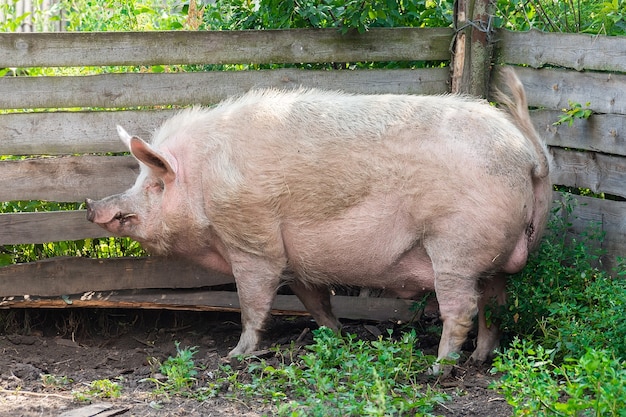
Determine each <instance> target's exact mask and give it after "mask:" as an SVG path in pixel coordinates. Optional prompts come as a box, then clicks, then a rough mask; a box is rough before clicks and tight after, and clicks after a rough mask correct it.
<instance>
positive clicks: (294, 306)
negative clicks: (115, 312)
mask: <svg viewBox="0 0 626 417" xmlns="http://www.w3.org/2000/svg"><path fill="white" fill-rule="evenodd" d="M68 299H69V300H71V304H68V302H67V301H65V300H63V299H59V298H33V297H29V298H28V299H24V298H22V297H12V298H5V299H2V298H0V308H69V307H87V308H148V309H167V310H191V311H231V312H238V311H240V308H239V298H238V297H237V293H235V292H233V291H207V290H195V291H189V290H178V291H163V290H161V291H155V290H143V291H125V292H118V291H116V292H107V293H103V292H97V293H95V294H92V293H90V294H88V295H78V296H73V297H69V298H68ZM330 301H331V305H332V309H333V313H334V314H335V315H336V316H337V317H338V318H342V319H350V320H376V321H386V320H400V321H403V322H409V321H412V320H417V319H419V315H418V314H417V313H416V312H415V311H412V310H411V308H412V307H413V304H414V303H415V302H414V301H412V300H402V299H395V298H374V297H368V298H362V297H350V296H342V295H336V296H333V297H331V300H330ZM271 313H272V314H275V315H309V314H308V312H307V311H306V309H305V308H304V306H303V305H302V303H301V302H300V300H299V299H298V297H296V296H295V295H283V294H279V295H277V296H276V298H275V299H274V303H273V304H272V310H271Z"/></svg>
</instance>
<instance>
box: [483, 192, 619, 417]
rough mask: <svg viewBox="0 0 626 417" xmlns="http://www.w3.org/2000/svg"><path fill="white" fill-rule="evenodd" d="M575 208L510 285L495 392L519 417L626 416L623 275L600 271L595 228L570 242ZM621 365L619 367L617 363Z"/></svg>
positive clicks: (565, 211)
mask: <svg viewBox="0 0 626 417" xmlns="http://www.w3.org/2000/svg"><path fill="white" fill-rule="evenodd" d="M572 211H573V207H572V205H571V202H570V203H567V202H566V203H565V204H563V205H562V206H561V207H560V208H559V209H557V210H555V212H554V213H553V216H552V218H551V220H550V225H549V228H548V229H549V230H548V233H547V235H546V237H545V238H544V240H543V242H542V244H541V246H540V248H539V250H538V251H537V253H536V254H535V255H533V256H532V257H531V259H530V260H529V264H528V265H527V267H526V268H525V269H524V271H522V272H521V273H520V274H518V276H516V277H514V278H513V279H511V281H510V284H511V285H510V287H511V290H510V291H509V292H510V294H511V297H510V300H509V306H508V309H509V314H508V316H507V315H505V317H504V324H505V326H504V328H505V330H506V331H507V332H511V333H514V334H516V335H519V337H523V338H524V341H520V340H519V338H517V337H516V338H515V339H514V340H513V342H512V343H511V345H510V347H509V348H508V349H507V350H505V352H504V353H502V354H500V355H499V356H498V357H496V359H495V361H494V369H495V370H497V371H500V372H505V375H504V376H503V377H502V379H501V380H500V381H499V382H498V383H497V384H496V385H495V387H497V389H498V390H499V391H500V392H501V393H502V394H503V395H504V396H505V398H506V400H507V402H508V403H509V404H511V405H512V406H513V409H514V413H515V415H518V416H531V415H532V416H591V415H594V416H624V415H626V414H625V413H624V410H626V394H625V392H626V391H625V389H626V370H625V369H624V368H625V366H624V365H626V362H624V361H623V358H625V357H626V322H625V321H624V317H626V281H625V280H624V279H623V277H624V276H625V275H626V268H625V266H626V265H625V264H624V262H623V260H619V261H618V268H617V269H616V270H615V275H616V278H613V277H611V276H610V275H609V274H608V273H607V272H605V271H601V270H599V269H597V268H596V267H595V266H594V265H595V264H596V263H597V262H598V259H599V255H600V253H601V252H600V251H598V250H597V249H594V248H596V247H597V245H598V243H599V242H600V241H601V239H602V233H600V232H598V230H597V228H596V227H595V226H594V225H590V226H589V227H588V229H587V231H586V232H585V233H583V234H582V235H581V236H580V238H577V239H574V238H570V239H567V236H568V235H567V229H568V227H569V226H570V225H571V223H570V222H569V218H570V216H571V214H572ZM619 358H622V359H619Z"/></svg>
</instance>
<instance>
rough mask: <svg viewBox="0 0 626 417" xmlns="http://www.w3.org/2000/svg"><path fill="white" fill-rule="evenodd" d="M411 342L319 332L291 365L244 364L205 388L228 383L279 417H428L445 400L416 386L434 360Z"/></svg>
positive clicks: (216, 390) (214, 388) (411, 339)
mask: <svg viewBox="0 0 626 417" xmlns="http://www.w3.org/2000/svg"><path fill="white" fill-rule="evenodd" d="M390 336H391V334H390ZM415 342H416V336H415V332H410V333H405V334H404V335H403V336H402V338H401V339H400V340H398V341H394V340H392V339H391V337H389V338H387V339H384V338H382V337H380V338H379V339H378V340H376V341H373V342H367V341H364V340H358V339H357V338H356V336H355V335H350V334H348V335H346V336H339V335H337V334H335V333H334V332H333V331H331V330H330V329H327V328H320V329H318V330H315V331H314V343H313V345H311V346H308V347H307V349H308V350H309V352H308V353H306V354H304V355H302V356H300V357H299V358H296V359H295V361H294V362H289V363H281V362H279V363H277V364H269V363H268V362H267V361H266V360H258V361H254V362H250V363H249V364H248V365H247V367H246V369H245V371H246V373H245V374H244V375H240V374H239V373H237V372H235V371H233V370H232V369H231V368H230V367H224V368H223V369H222V372H224V376H222V377H220V378H218V379H217V380H216V383H213V384H211V388H212V393H213V395H218V394H219V393H220V392H221V391H223V390H224V386H225V385H228V384H232V389H233V390H235V391H236V392H237V395H238V396H240V395H242V394H243V395H245V396H247V397H249V398H256V399H260V400H261V401H263V402H265V403H273V404H275V405H276V406H277V414H278V415H281V416H346V415H358V416H383V415H406V414H409V413H412V414H414V415H430V414H429V413H430V412H431V411H432V409H433V407H434V405H435V404H437V403H441V402H444V401H446V400H448V399H449V397H448V395H447V394H444V393H439V392H435V391H432V390H431V389H430V388H429V387H427V388H426V390H424V387H423V385H422V384H421V383H420V382H419V381H420V379H421V378H423V377H422V375H423V374H425V373H426V371H427V369H428V368H429V367H430V365H432V363H433V361H434V358H432V357H427V356H424V355H423V354H421V352H419V351H416V350H415V348H414V346H415ZM289 356H291V357H292V358H293V355H289ZM281 357H282V358H285V357H286V356H281ZM244 379H249V380H247V381H245V382H244V381H242V380H244ZM424 391H425V392H424Z"/></svg>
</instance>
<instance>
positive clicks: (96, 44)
mask: <svg viewBox="0 0 626 417" xmlns="http://www.w3.org/2000/svg"><path fill="white" fill-rule="evenodd" d="M452 34H453V31H452V29H451V28H370V29H369V30H368V31H367V32H365V33H362V34H359V33H357V32H356V31H352V32H348V33H347V34H345V35H342V34H341V33H340V32H339V30H337V29H296V30H294V29H289V30H243V31H169V32H134V33H130V32H98V33H96V32H92V33H63V32H61V33H2V34H0V67H10V68H13V67H53V66H59V67H63V66H65V67H68V66H77V67H82V66H109V65H158V64H245V63H256V64H271V63H275V64H276V63H318V62H356V61H433V60H437V61H445V60H449V59H450V51H449V46H450V41H451V39H452Z"/></svg>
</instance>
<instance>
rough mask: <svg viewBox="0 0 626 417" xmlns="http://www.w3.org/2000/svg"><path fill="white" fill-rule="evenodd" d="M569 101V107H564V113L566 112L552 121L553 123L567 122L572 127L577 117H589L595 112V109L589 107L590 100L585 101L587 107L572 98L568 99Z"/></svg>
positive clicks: (556, 124)
mask: <svg viewBox="0 0 626 417" xmlns="http://www.w3.org/2000/svg"><path fill="white" fill-rule="evenodd" d="M568 103H569V108H567V109H563V113H565V114H564V115H562V116H561V118H560V119H559V120H557V121H556V122H554V123H552V124H553V125H555V126H558V125H560V124H562V123H567V125H568V126H569V127H571V126H572V125H573V124H574V120H575V119H588V118H589V117H590V116H591V115H592V114H593V110H591V109H590V108H588V107H589V106H590V105H591V103H589V102H587V103H585V107H586V108H583V106H582V104H580V103H576V102H573V101H571V100H568Z"/></svg>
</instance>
